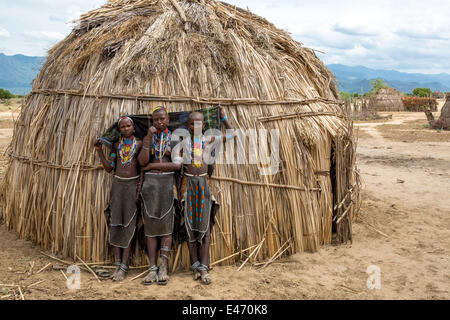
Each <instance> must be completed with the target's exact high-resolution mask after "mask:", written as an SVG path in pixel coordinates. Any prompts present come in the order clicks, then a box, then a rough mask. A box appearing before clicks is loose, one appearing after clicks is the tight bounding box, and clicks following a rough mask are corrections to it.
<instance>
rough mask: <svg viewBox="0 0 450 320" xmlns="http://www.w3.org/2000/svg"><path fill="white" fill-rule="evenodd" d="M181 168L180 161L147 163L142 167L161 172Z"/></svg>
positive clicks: (145, 169) (143, 169)
mask: <svg viewBox="0 0 450 320" xmlns="http://www.w3.org/2000/svg"><path fill="white" fill-rule="evenodd" d="M180 169H181V163H177V162H160V163H148V164H147V165H146V166H145V167H143V168H142V171H150V170H158V171H162V172H171V171H177V170H180Z"/></svg>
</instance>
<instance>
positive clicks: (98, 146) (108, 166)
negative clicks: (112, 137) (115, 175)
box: [94, 139, 114, 172]
mask: <svg viewBox="0 0 450 320" xmlns="http://www.w3.org/2000/svg"><path fill="white" fill-rule="evenodd" d="M94 148H95V150H96V151H97V154H98V156H99V158H100V161H101V163H102V166H103V168H104V169H105V170H106V172H111V171H113V169H114V159H113V158H112V157H110V158H109V160H107V159H106V157H105V155H104V154H103V150H102V143H101V142H100V140H98V139H97V140H96V141H95V143H94Z"/></svg>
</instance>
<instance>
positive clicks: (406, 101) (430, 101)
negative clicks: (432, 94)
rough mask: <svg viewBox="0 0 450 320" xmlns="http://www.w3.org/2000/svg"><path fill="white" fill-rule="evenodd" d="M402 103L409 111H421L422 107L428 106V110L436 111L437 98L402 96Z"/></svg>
mask: <svg viewBox="0 0 450 320" xmlns="http://www.w3.org/2000/svg"><path fill="white" fill-rule="evenodd" d="M402 100H403V105H404V106H405V111H410V112H422V111H423V110H424V108H429V109H430V111H432V112H436V111H437V105H438V103H437V100H436V99H435V98H426V97H407V96H405V97H403V99H402Z"/></svg>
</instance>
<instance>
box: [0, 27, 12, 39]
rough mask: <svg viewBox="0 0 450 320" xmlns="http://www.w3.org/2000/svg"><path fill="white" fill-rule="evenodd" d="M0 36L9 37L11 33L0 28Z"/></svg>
mask: <svg viewBox="0 0 450 320" xmlns="http://www.w3.org/2000/svg"><path fill="white" fill-rule="evenodd" d="M0 37H5V38H9V37H11V34H10V33H9V31H8V30H6V29H0Z"/></svg>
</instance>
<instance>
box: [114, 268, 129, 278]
mask: <svg viewBox="0 0 450 320" xmlns="http://www.w3.org/2000/svg"><path fill="white" fill-rule="evenodd" d="M126 277H127V273H126V272H125V271H123V270H122V269H120V268H119V270H118V271H117V272H116V273H115V274H113V278H112V279H113V281H122V280H124V279H125V278H126Z"/></svg>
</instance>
